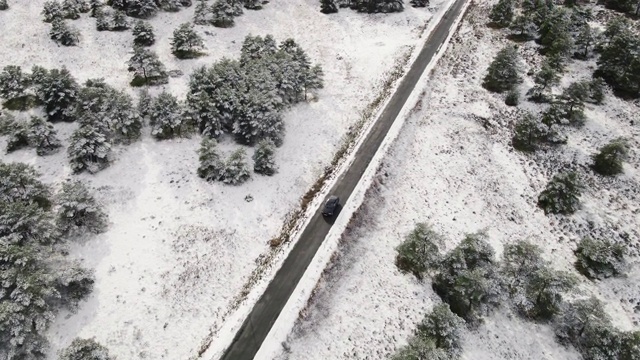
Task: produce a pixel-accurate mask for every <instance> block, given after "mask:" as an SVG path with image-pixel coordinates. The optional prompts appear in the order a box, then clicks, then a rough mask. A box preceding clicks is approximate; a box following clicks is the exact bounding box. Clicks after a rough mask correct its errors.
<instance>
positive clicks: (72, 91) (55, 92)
mask: <svg viewBox="0 0 640 360" xmlns="http://www.w3.org/2000/svg"><path fill="white" fill-rule="evenodd" d="M42 70H44V69H42ZM42 70H41V69H38V68H36V67H34V70H32V74H36V76H35V77H34V76H33V75H32V80H33V83H34V85H35V93H36V96H37V97H38V100H40V101H41V102H42V103H43V104H44V106H45V113H46V114H47V120H49V121H51V122H57V121H66V122H69V121H74V120H75V118H74V116H73V109H74V107H75V105H76V101H77V98H78V88H79V87H78V83H77V82H76V80H75V79H74V78H73V76H72V75H71V73H69V71H68V70H67V69H66V68H65V67H63V68H62V69H60V70H58V69H52V70H50V71H47V70H45V71H42Z"/></svg>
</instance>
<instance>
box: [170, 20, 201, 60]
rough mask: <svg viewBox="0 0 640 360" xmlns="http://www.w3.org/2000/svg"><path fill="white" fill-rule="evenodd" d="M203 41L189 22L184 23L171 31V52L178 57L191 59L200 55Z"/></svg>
mask: <svg viewBox="0 0 640 360" xmlns="http://www.w3.org/2000/svg"><path fill="white" fill-rule="evenodd" d="M203 50H204V41H203V40H202V38H201V37H200V35H198V33H197V32H196V31H195V30H194V29H193V25H191V24H190V23H184V24H182V25H180V27H179V28H177V29H176V30H174V31H173V38H171V52H172V53H173V54H174V55H175V56H176V57H177V58H178V59H192V58H196V57H198V56H201V55H202V51H203Z"/></svg>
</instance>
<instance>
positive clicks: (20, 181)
mask: <svg viewBox="0 0 640 360" xmlns="http://www.w3.org/2000/svg"><path fill="white" fill-rule="evenodd" d="M39 177H40V174H39V173H38V172H37V171H36V170H35V169H34V168H33V167H32V166H30V165H27V164H23V163H11V164H5V163H2V162H0V179H2V181H0V202H1V203H5V204H6V203H14V202H23V203H26V204H36V205H38V206H39V207H41V208H43V209H45V210H46V209H49V207H50V206H51V201H50V200H49V199H50V198H51V191H50V190H49V188H48V187H47V186H46V185H44V184H43V183H42V182H41V181H40V179H39Z"/></svg>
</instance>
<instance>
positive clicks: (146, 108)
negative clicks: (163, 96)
mask: <svg viewBox="0 0 640 360" xmlns="http://www.w3.org/2000/svg"><path fill="white" fill-rule="evenodd" d="M152 104H153V97H152V96H151V94H149V90H147V89H143V90H142V91H140V92H139V94H138V105H137V109H136V110H137V111H138V117H139V118H140V119H141V121H143V120H144V119H146V118H147V117H148V116H149V114H150V113H151V105H152Z"/></svg>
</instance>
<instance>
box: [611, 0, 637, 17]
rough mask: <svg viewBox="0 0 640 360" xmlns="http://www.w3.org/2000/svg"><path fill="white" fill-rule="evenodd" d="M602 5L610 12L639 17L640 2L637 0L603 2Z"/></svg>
mask: <svg viewBox="0 0 640 360" xmlns="http://www.w3.org/2000/svg"><path fill="white" fill-rule="evenodd" d="M604 4H605V6H606V7H607V8H609V9H612V10H616V11H620V12H623V13H633V14H634V15H636V16H637V15H640V1H638V0H605V1H604Z"/></svg>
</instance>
